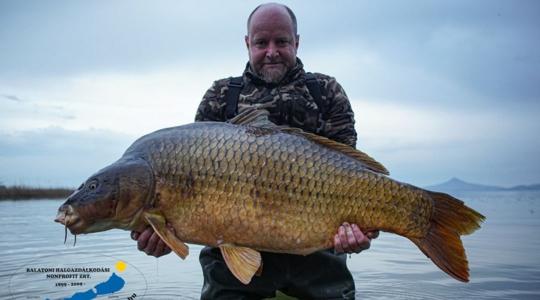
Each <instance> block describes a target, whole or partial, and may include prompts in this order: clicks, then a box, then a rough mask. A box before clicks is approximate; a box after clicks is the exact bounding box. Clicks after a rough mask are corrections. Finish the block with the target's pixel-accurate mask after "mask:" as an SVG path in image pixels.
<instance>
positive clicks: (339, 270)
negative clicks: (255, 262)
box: [199, 247, 355, 300]
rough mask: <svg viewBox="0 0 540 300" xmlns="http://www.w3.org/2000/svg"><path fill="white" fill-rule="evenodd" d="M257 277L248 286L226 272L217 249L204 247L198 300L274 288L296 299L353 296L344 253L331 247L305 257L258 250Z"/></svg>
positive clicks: (248, 295) (265, 294) (259, 294)
mask: <svg viewBox="0 0 540 300" xmlns="http://www.w3.org/2000/svg"><path fill="white" fill-rule="evenodd" d="M261 256H262V261H263V268H262V274H261V276H257V275H255V276H253V279H252V280H251V282H250V283H249V284H248V285H244V284H243V283H241V282H240V281H239V280H238V279H236V277H234V275H233V274H232V273H231V272H230V271H229V269H228V268H227V265H226V264H225V261H224V260H223V257H222V256H221V252H220V250H219V248H210V247H205V248H204V249H203V250H202V251H201V254H200V257H199V261H200V263H201V266H202V270H203V275H204V285H203V288H202V292H201V299H203V300H207V299H235V300H236V299H262V298H269V297H274V296H275V292H276V290H280V291H282V292H283V293H285V294H287V295H289V296H293V297H296V298H299V299H354V291H355V288H354V281H353V278H352V275H351V272H350V271H349V269H347V265H346V262H345V261H346V258H347V257H346V255H345V254H339V255H336V254H334V251H333V250H327V251H319V252H316V253H313V254H310V255H307V256H302V255H293V254H278V253H269V252H261Z"/></svg>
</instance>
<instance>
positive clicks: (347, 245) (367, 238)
mask: <svg viewBox="0 0 540 300" xmlns="http://www.w3.org/2000/svg"><path fill="white" fill-rule="evenodd" d="M378 236H379V231H378V230H375V231H368V232H366V233H364V232H362V230H360V228H359V227H358V226H357V225H356V224H352V225H350V224H349V223H347V222H345V223H343V224H342V225H341V226H339V229H338V233H337V234H336V235H335V236H334V250H335V251H336V253H344V252H345V253H360V252H361V251H363V250H367V249H369V246H370V245H371V240H372V239H376V238H377V237H378Z"/></svg>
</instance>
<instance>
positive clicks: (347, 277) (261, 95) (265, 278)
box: [132, 3, 378, 299]
mask: <svg viewBox="0 0 540 300" xmlns="http://www.w3.org/2000/svg"><path fill="white" fill-rule="evenodd" d="M247 27H248V34H247V36H246V37H245V42H246V47H247V49H248V53H249V63H248V64H247V66H246V69H245V71H244V74H243V76H242V77H241V78H236V79H233V78H228V79H221V80H218V81H215V82H214V84H213V85H212V87H211V88H210V89H209V90H208V91H207V92H206V94H205V95H204V97H203V100H202V101H201V104H200V106H199V108H198V110H197V115H196V117H195V119H196V121H226V120H227V119H230V118H232V117H233V116H234V115H235V114H237V113H238V112H241V111H242V110H243V109H245V108H246V107H249V106H255V107H258V108H263V109H266V110H268V111H269V113H270V116H269V118H270V120H271V121H272V122H274V123H276V124H278V125H289V126H292V127H298V128H302V129H303V130H305V131H309V132H313V133H316V134H320V135H323V136H325V137H328V138H330V139H333V140H336V141H338V142H341V143H345V144H347V145H350V146H352V147H355V145H356V131H355V129H354V116H353V112H352V110H351V106H350V103H349V100H348V99H347V96H346V94H345V92H344V91H343V89H342V88H341V86H340V85H339V84H338V83H337V82H336V81H335V79H334V78H332V77H329V76H326V75H323V74H306V73H305V72H304V70H303V65H302V62H301V61H300V59H298V58H297V57H296V53H297V50H298V45H299V35H298V33H297V24H296V17H295V16H294V13H293V12H292V11H291V10H290V9H289V8H288V7H286V6H284V5H280V4H275V3H270V4H263V5H260V6H258V7H257V8H255V10H254V11H253V12H252V13H251V15H250V16H249V18H248V23H247ZM377 235H378V232H377V231H375V232H368V233H366V234H364V233H363V232H362V231H361V230H360V229H359V227H358V226H357V225H355V224H352V225H350V224H347V223H344V224H343V225H342V226H340V227H339V229H338V232H337V234H336V235H335V237H334V246H335V249H333V250H328V251H320V252H317V253H314V254H311V255H307V256H300V255H292V254H276V253H266V252H263V253H261V255H262V261H263V268H262V274H260V276H255V277H253V279H252V281H251V283H250V284H248V285H244V284H242V283H241V282H240V281H238V280H237V279H236V278H235V277H234V276H233V275H232V273H231V272H230V271H229V270H228V268H227V266H226V264H225V262H224V260H223V257H222V256H221V253H220V251H219V249H218V248H210V247H205V248H204V249H203V250H202V251H201V254H200V262H201V265H202V268H203V274H204V286H203V290H202V294H201V299H261V298H267V297H272V296H274V294H275V291H276V290H281V291H283V292H285V293H286V294H288V295H291V296H295V297H299V298H303V299H315V298H320V299H353V298H354V292H355V288H354V281H353V278H352V275H351V273H350V272H349V270H348V269H347V266H346V263H345V260H346V256H345V254H343V253H353V252H354V253H358V252H360V251H362V250H365V249H367V248H369V246H370V240H371V239H372V238H376V237H377ZM132 237H133V238H134V239H136V240H137V241H138V248H139V250H141V251H144V252H146V253H147V254H149V255H153V256H156V257H159V256H161V255H164V254H167V253H169V252H170V249H169V248H168V247H167V246H166V245H165V244H164V243H163V242H162V241H161V240H160V239H159V237H158V236H157V235H156V234H155V233H153V231H152V229H147V230H145V231H144V232H142V233H140V234H139V233H136V232H133V233H132ZM334 252H335V253H341V254H335V253H334Z"/></svg>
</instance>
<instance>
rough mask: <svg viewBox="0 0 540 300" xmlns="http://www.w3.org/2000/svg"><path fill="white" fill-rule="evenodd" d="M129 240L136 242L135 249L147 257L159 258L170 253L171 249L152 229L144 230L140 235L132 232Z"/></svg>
mask: <svg viewBox="0 0 540 300" xmlns="http://www.w3.org/2000/svg"><path fill="white" fill-rule="evenodd" d="M131 238H132V239H133V240H135V241H137V248H138V249H139V250H140V251H142V252H144V253H146V254H148V255H151V256H155V257H160V256H163V255H166V254H169V253H171V249H170V248H169V247H168V246H167V245H166V244H165V243H164V242H163V241H162V240H161V238H160V237H159V236H158V235H157V233H155V232H154V229H152V227H148V228H146V229H145V230H144V231H143V232H142V233H141V232H137V231H132V232H131Z"/></svg>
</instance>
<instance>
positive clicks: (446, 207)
mask: <svg viewBox="0 0 540 300" xmlns="http://www.w3.org/2000/svg"><path fill="white" fill-rule="evenodd" d="M427 193H428V194H429V195H430V196H431V198H432V199H433V203H434V211H433V214H432V217H431V227H430V228H429V230H428V233H427V234H426V235H425V236H424V237H422V238H410V239H411V241H413V243H415V244H416V245H417V246H418V248H420V250H422V252H424V254H425V255H426V256H427V257H429V258H430V259H431V260H432V261H433V262H434V263H435V264H436V265H437V266H438V267H439V268H441V270H443V271H444V272H446V273H447V274H448V275H450V276H452V277H454V278H455V279H457V280H460V281H463V282H468V281H469V266H468V262H467V257H466V255H465V249H464V248H463V244H462V242H461V239H460V235H464V234H470V233H472V232H473V231H475V230H476V229H478V228H480V223H481V222H482V221H483V220H485V217H484V216H483V215H481V214H479V213H478V212H476V211H475V210H473V209H471V208H469V207H467V206H465V204H464V203H463V202H462V201H460V200H458V199H456V198H454V197H452V196H450V195H447V194H443V193H436V192H430V191H427Z"/></svg>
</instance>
